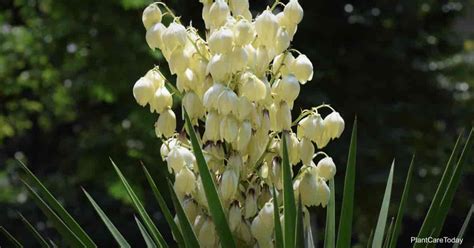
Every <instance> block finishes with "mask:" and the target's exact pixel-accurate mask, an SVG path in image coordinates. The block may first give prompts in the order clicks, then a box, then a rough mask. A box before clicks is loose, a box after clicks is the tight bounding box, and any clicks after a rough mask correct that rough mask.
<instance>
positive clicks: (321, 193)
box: [315, 178, 330, 207]
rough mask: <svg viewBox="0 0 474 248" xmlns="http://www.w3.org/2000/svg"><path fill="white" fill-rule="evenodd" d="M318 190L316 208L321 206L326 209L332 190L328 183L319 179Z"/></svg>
mask: <svg viewBox="0 0 474 248" xmlns="http://www.w3.org/2000/svg"><path fill="white" fill-rule="evenodd" d="M317 184H318V187H317V190H316V191H315V192H316V197H317V199H318V203H317V204H316V206H318V205H321V206H322V207H326V206H327V205H328V202H329V197H330V189H329V187H328V185H327V184H326V182H325V181H324V180H322V179H321V178H318V180H317Z"/></svg>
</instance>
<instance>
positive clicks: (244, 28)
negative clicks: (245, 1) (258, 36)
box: [234, 19, 255, 46]
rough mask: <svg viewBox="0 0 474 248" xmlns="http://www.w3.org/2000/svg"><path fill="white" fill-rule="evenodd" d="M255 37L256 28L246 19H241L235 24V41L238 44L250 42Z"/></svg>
mask: <svg viewBox="0 0 474 248" xmlns="http://www.w3.org/2000/svg"><path fill="white" fill-rule="evenodd" d="M254 39H255V28H254V26H253V25H252V23H250V21H248V20H246V19H240V20H239V21H237V23H236V24H235V25H234V42H235V44H236V45H238V46H244V45H247V44H250V43H251V42H252V41H253V40H254Z"/></svg>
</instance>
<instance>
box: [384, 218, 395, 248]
mask: <svg viewBox="0 0 474 248" xmlns="http://www.w3.org/2000/svg"><path fill="white" fill-rule="evenodd" d="M393 221H394V218H393V217H392V219H391V220H390V225H389V226H388V229H387V233H386V234H385V241H384V242H383V247H384V248H388V246H389V245H390V238H391V237H392V230H393V224H394V223H393Z"/></svg>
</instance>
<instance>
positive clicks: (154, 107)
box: [150, 87, 173, 113]
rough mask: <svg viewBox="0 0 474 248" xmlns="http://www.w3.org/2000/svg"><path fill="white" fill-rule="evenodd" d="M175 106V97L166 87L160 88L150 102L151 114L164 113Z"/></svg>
mask: <svg viewBox="0 0 474 248" xmlns="http://www.w3.org/2000/svg"><path fill="white" fill-rule="evenodd" d="M172 105H173V97H172V96H171V93H170V92H169V91H168V89H166V87H161V88H158V89H157V90H156V92H155V95H154V96H153V99H152V101H151V102H150V110H151V112H152V113H153V112H155V111H156V112H157V113H162V112H163V111H165V110H167V109H169V108H171V106H172Z"/></svg>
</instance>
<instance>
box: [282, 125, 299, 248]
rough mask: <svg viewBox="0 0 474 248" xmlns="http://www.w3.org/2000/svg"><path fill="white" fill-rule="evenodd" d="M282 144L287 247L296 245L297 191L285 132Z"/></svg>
mask: <svg viewBox="0 0 474 248" xmlns="http://www.w3.org/2000/svg"><path fill="white" fill-rule="evenodd" d="M282 141H283V145H282V150H283V151H282V155H283V156H282V157H283V158H282V166H283V168H282V170H283V173H282V174H283V207H284V208H283V215H284V218H285V222H284V224H285V227H284V235H283V238H284V240H285V241H284V243H285V248H290V247H294V245H295V241H296V237H295V229H296V203H295V193H294V191H293V180H292V178H291V165H290V161H289V159H288V146H287V145H288V144H287V143H286V134H283V139H282Z"/></svg>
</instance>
